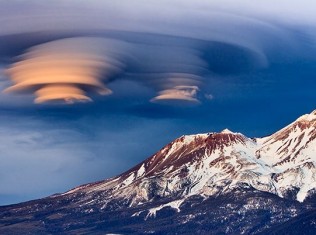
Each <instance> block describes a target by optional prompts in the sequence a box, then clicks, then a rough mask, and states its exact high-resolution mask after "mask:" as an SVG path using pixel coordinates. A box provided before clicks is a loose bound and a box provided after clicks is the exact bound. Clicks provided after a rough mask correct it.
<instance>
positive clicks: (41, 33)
mask: <svg viewBox="0 0 316 235" xmlns="http://www.w3.org/2000/svg"><path fill="white" fill-rule="evenodd" d="M315 10H316V3H315V2H314V1H311V0H310V1H308V0H301V1H299V2H298V1H291V0H287V1H285V0H280V1H277V2H275V1H271V0H265V1H255V2H254V1H250V0H243V1H242V0H234V1H233V0H231V1H228V0H224V1H223V0H221V1H217V0H216V1H214V0H213V1H209V0H195V1H189V0H182V1H180V0H171V1H170V0H169V1H167V0H160V1H150V0H134V1H133V3H131V2H130V1H127V0H120V1H108V0H104V1H97V0H91V1H83V0H76V1H75V0H67V1H66V0H55V1H50V0H48V1H40V0H28V1H22V0H21V1H18V0H14V1H0V25H1V27H0V90H1V93H0V205H6V204H12V203H18V202H22V201H26V200H32V199H36V198H41V197H45V196H49V195H51V194H54V193H60V192H65V191H67V190H69V189H71V188H73V187H76V186H79V185H81V184H84V183H89V182H94V181H98V180H102V179H106V178H109V177H112V176H115V175H117V174H120V173H122V172H124V171H126V170H128V169H129V168H131V167H132V166H134V165H136V164H137V163H139V162H141V161H142V160H144V159H146V158H148V157H150V156H151V155H153V154H154V153H155V152H157V151H158V150H159V149H161V148H162V147H163V146H164V145H166V144H167V143H169V142H170V141H172V140H173V139H175V138H177V137H179V136H181V135H184V134H195V133H205V132H219V131H221V130H223V129H225V128H228V129H230V130H231V131H234V132H241V133H243V134H245V135H246V136H248V137H263V136H266V135H269V134H272V133H273V132H275V131H277V130H278V129H280V128H282V127H284V126H285V125H287V124H289V123H290V122H292V121H294V120H295V119H296V118H298V117H299V116H301V115H303V114H305V113H310V112H312V111H313V110H314V109H316V106H315V101H316V92H315V88H316V82H315V69H316V27H315V25H316V15H315V14H314V12H315Z"/></svg>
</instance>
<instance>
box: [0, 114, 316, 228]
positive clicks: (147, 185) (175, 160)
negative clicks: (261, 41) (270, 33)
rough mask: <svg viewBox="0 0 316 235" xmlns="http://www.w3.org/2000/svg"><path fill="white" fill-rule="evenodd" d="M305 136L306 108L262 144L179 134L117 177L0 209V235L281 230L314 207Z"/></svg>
mask: <svg viewBox="0 0 316 235" xmlns="http://www.w3.org/2000/svg"><path fill="white" fill-rule="evenodd" d="M315 138H316V111H314V112H312V113H311V114H308V115H303V116H302V117H300V118H298V119H297V120H296V121H294V122H293V123H291V124H290V125H288V126H286V127H285V128H283V129H281V130H280V131H278V132H276V133H275V134H273V135H271V136H268V137H265V138H255V139H251V138H248V137H246V136H244V135H242V134H241V133H233V132H231V131H229V130H227V129H226V130H224V131H222V132H220V133H207V134H197V135H189V136H182V137H180V138H178V139H176V140H174V141H173V142H171V143H170V144H168V145H166V146H165V147H164V148H162V149H161V150H160V151H158V152H157V153H156V154H154V155H153V156H151V157H150V158H148V159H146V160H145V161H143V162H142V163H140V164H138V165H137V166H135V167H134V168H132V169H131V170H129V171H127V172H125V173H123V174H121V175H119V176H117V177H114V178H111V179H108V180H104V181H100V182H96V183H92V184H86V185H82V186H79V187H77V188H74V189H72V190H70V191H68V192H66V193H63V194H58V195H53V196H51V197H48V198H44V199H41V200H36V201H32V202H26V203H22V204H18V205H12V206H7V207H0V218H2V219H0V233H1V232H8V231H9V232H10V233H13V234H14V233H15V232H16V231H17V228H19V229H20V228H22V227H23V228H25V227H27V228H30V232H31V233H34V232H38V233H55V232H56V233H63V232H65V233H67V234H69V233H71V232H73V233H75V234H80V233H83V234H86V233H90V232H91V233H93V234H95V233H97V232H100V233H103V232H122V233H134V232H135V233H136V234H139V233H147V232H148V233H151V232H152V233H163V234H167V233H170V234H174V233H175V231H177V232H178V233H183V234H185V233H186V232H190V231H194V233H198V234H210V233H260V232H264V231H268V229H269V228H273V227H278V226H279V227H280V228H284V227H286V225H282V224H283V223H284V224H286V222H287V221H291V220H293V218H294V219H295V218H296V217H298V218H305V217H306V218H307V217H308V218H309V219H310V218H311V216H307V215H306V216H305V214H313V212H312V211H314V210H315V204H314V200H313V198H314V195H315V191H316V190H315V188H316V140H315ZM314 222H315V225H316V218H312V221H310V224H311V225H310V227H309V229H310V230H311V231H316V226H314V227H313V223H314ZM161 224H165V226H166V227H164V228H163V227H161ZM292 224H293V223H292ZM219 225H220V226H221V228H218V226H219ZM282 226H283V227H282ZM279 227H278V228H279ZM184 228H187V230H185V229H184ZM189 228H191V229H192V228H195V230H190V229H189ZM314 228H315V230H314ZM151 229H152V230H151ZM147 230H148V231H147ZM172 231H173V232H172Z"/></svg>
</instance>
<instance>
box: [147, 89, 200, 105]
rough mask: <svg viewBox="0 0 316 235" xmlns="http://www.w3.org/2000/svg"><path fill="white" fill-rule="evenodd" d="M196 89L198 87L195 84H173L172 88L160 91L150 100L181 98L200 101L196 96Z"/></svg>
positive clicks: (182, 99) (195, 101)
mask: <svg viewBox="0 0 316 235" xmlns="http://www.w3.org/2000/svg"><path fill="white" fill-rule="evenodd" d="M198 91H199V88H198V87H197V86H175V87H174V88H172V89H166V90H163V91H160V92H159V95H158V96H156V97H154V98H153V99H151V101H152V102H158V101H163V100H179V101H180V100H181V101H189V102H194V103H200V101H199V100H198V99H197V98H196V95H197V92H198Z"/></svg>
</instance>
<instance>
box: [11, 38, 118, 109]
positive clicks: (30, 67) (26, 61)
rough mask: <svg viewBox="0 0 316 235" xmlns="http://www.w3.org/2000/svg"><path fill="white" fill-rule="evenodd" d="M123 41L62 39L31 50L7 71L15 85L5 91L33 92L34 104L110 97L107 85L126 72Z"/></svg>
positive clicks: (85, 100)
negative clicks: (95, 96)
mask: <svg viewBox="0 0 316 235" xmlns="http://www.w3.org/2000/svg"><path fill="white" fill-rule="evenodd" d="M121 46H122V45H120V42H118V41H113V40H106V39H100V38H67V39H60V40H56V41H52V42H48V43H44V44H40V45H37V46H34V47H32V48H30V49H29V50H28V51H27V52H26V53H25V54H23V55H22V56H20V60H19V61H18V62H16V63H14V64H12V66H11V67H10V68H9V69H7V71H6V73H7V75H8V76H9V77H10V78H11V80H12V82H13V83H14V84H13V85H12V86H11V87H9V88H7V89H6V90H5V92H32V93H34V94H35V96H36V98H35V100H34V102H35V103H43V102H50V101H62V102H66V103H74V102H88V101H92V99H91V97H90V96H89V94H91V93H98V94H100V95H108V94H111V93H112V91H111V90H110V89H108V88H107V87H106V82H107V80H108V79H109V77H110V76H111V75H113V74H114V73H118V72H120V71H121V70H122V69H123V63H121V62H120V56H119V51H120V49H119V48H120V47H121Z"/></svg>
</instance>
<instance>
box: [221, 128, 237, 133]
mask: <svg viewBox="0 0 316 235" xmlns="http://www.w3.org/2000/svg"><path fill="white" fill-rule="evenodd" d="M221 133H222V134H236V133H234V132H232V131H231V130H229V129H227V128H225V129H224V130H222V131H221Z"/></svg>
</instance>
